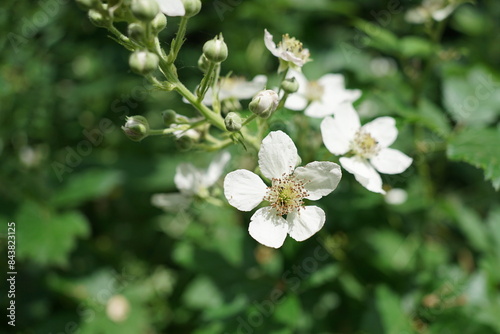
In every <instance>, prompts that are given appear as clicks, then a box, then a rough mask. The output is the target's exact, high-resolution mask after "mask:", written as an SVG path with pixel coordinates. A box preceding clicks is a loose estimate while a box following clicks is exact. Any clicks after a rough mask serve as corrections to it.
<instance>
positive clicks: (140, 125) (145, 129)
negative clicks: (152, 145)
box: [122, 116, 149, 141]
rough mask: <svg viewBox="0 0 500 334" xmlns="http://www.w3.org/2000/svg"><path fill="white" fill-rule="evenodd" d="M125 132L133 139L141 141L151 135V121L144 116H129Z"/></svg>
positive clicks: (123, 127) (124, 128) (123, 128)
mask: <svg viewBox="0 0 500 334" xmlns="http://www.w3.org/2000/svg"><path fill="white" fill-rule="evenodd" d="M122 130H123V132H125V134H126V135H127V137H129V138H130V139H131V140H133V141H141V140H143V139H144V138H146V137H147V136H148V135H149V123H148V120H147V119H146V118H145V117H143V116H132V117H127V122H126V123H125V126H122Z"/></svg>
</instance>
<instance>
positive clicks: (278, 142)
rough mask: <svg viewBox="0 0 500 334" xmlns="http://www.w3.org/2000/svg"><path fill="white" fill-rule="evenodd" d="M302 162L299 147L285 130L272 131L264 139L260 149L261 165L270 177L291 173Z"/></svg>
mask: <svg viewBox="0 0 500 334" xmlns="http://www.w3.org/2000/svg"><path fill="white" fill-rule="evenodd" d="M299 163H300V157H299V155H298V154H297V148H296V147H295V144H294V143H293V141H292V139H290V137H288V135H287V134H286V133H284V132H283V131H273V132H270V133H269V134H268V135H267V136H266V138H264V139H263V140H262V145H261V147H260V151H259V167H260V171H261V172H262V174H263V175H264V176H265V177H267V178H268V179H272V178H274V177H281V176H282V175H283V174H290V173H291V172H292V171H293V170H294V168H295V166H297V165H298V164H299Z"/></svg>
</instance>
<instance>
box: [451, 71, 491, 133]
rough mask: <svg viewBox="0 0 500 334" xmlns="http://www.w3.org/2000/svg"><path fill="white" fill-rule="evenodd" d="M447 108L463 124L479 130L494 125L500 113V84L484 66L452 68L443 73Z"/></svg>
mask: <svg viewBox="0 0 500 334" xmlns="http://www.w3.org/2000/svg"><path fill="white" fill-rule="evenodd" d="M443 75H444V78H443V98H444V106H445V107H446V109H447V110H448V112H449V113H450V115H451V117H452V118H453V119H454V120H455V121H457V122H460V123H464V124H467V125H471V126H474V127H479V126H482V125H486V124H490V123H491V122H493V121H494V120H495V119H496V117H498V115H499V114H500V113H499V112H500V94H498V83H497V82H496V78H495V77H494V76H493V74H492V73H491V71H488V70H486V69H484V68H483V67H479V66H476V67H474V68H470V69H469V68H467V69H466V70H464V69H463V66H462V65H460V66H458V65H448V66H446V67H445V68H444V71H443Z"/></svg>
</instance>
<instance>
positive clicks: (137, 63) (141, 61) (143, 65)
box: [128, 51, 160, 75]
mask: <svg viewBox="0 0 500 334" xmlns="http://www.w3.org/2000/svg"><path fill="white" fill-rule="evenodd" d="M159 62H160V58H158V56H157V55H156V54H155V53H151V52H148V51H135V52H134V53H132V54H131V55H130V58H129V59H128V64H129V65H130V68H131V69H132V71H134V72H136V73H138V74H142V75H144V74H148V73H151V72H152V71H154V70H156V69H157V68H158V63H159Z"/></svg>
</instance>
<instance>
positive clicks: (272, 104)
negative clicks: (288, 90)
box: [248, 89, 279, 118]
mask: <svg viewBox="0 0 500 334" xmlns="http://www.w3.org/2000/svg"><path fill="white" fill-rule="evenodd" d="M278 104H279V96H278V94H276V92H275V91H274V90H271V89H267V90H263V91H260V92H259V93H257V95H255V96H254V97H253V99H252V101H251V102H250V103H249V104H248V109H250V111H251V112H253V113H254V114H256V115H257V116H259V117H262V118H268V117H269V116H271V114H272V113H273V112H274V111H275V110H276V108H278Z"/></svg>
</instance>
